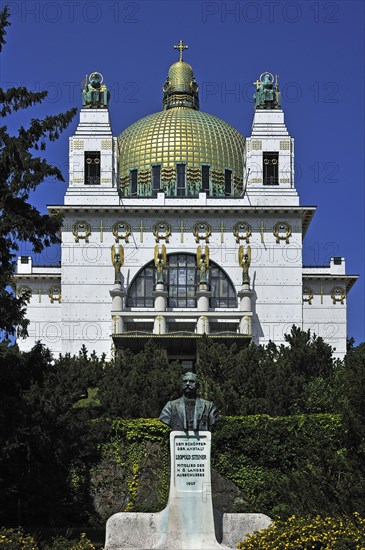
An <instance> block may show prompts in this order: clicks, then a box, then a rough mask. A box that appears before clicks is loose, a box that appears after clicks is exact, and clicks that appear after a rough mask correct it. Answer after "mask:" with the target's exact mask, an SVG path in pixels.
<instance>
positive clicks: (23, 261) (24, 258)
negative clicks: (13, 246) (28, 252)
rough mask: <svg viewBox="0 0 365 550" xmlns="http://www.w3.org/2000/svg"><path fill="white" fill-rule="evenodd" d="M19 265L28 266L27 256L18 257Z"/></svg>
mask: <svg viewBox="0 0 365 550" xmlns="http://www.w3.org/2000/svg"><path fill="white" fill-rule="evenodd" d="M20 263H21V264H28V263H29V258H28V256H20Z"/></svg>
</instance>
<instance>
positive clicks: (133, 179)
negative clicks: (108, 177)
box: [129, 170, 138, 197]
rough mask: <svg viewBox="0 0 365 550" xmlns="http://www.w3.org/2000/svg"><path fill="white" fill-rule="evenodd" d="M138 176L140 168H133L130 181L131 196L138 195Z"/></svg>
mask: <svg viewBox="0 0 365 550" xmlns="http://www.w3.org/2000/svg"><path fill="white" fill-rule="evenodd" d="M137 176H138V170H131V171H130V173H129V177H130V183H131V197H135V196H136V195H137Z"/></svg>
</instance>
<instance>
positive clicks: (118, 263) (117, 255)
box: [111, 244, 124, 284]
mask: <svg viewBox="0 0 365 550" xmlns="http://www.w3.org/2000/svg"><path fill="white" fill-rule="evenodd" d="M111 256H112V264H113V266H114V284H115V283H121V282H122V274H121V272H120V269H121V267H122V266H123V264H124V248H123V246H122V245H121V244H120V245H119V246H118V250H116V248H115V245H114V244H113V246H112V247H111Z"/></svg>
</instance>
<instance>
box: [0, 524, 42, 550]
mask: <svg viewBox="0 0 365 550" xmlns="http://www.w3.org/2000/svg"><path fill="white" fill-rule="evenodd" d="M0 548H1V550H3V549H4V550H5V549H6V548H9V549H10V548H11V550H38V546H37V543H36V541H35V540H34V538H33V537H32V536H31V535H28V534H26V533H24V532H23V530H22V529H5V528H2V529H0Z"/></svg>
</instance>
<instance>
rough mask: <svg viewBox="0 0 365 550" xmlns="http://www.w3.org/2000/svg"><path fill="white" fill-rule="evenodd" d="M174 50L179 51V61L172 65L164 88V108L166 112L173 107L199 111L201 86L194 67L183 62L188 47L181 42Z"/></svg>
mask: <svg viewBox="0 0 365 550" xmlns="http://www.w3.org/2000/svg"><path fill="white" fill-rule="evenodd" d="M174 49H176V50H179V61H176V63H173V64H172V65H171V67H170V69H169V72H168V76H167V79H166V82H165V84H164V85H163V87H162V91H163V93H164V96H163V101H162V106H163V108H164V109H165V110H166V109H171V108H172V107H190V108H191V109H195V110H197V111H198V110H199V96H198V90H199V86H198V84H197V82H196V80H195V77H194V73H193V69H192V67H191V66H190V65H189V63H186V62H185V61H183V51H184V50H187V49H188V46H187V45H186V44H184V42H183V41H182V40H180V41H179V44H178V45H177V46H174Z"/></svg>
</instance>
